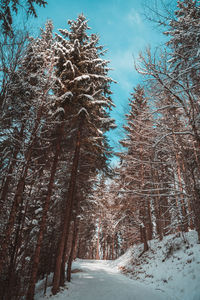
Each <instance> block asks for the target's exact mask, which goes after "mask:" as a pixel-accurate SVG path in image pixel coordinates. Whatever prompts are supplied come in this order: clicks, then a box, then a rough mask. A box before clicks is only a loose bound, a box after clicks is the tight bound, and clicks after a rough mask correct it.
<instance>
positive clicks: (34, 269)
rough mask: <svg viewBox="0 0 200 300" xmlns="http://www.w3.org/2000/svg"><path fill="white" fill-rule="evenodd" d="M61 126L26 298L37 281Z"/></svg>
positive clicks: (33, 290)
mask: <svg viewBox="0 0 200 300" xmlns="http://www.w3.org/2000/svg"><path fill="white" fill-rule="evenodd" d="M63 127H64V125H62V127H61V129H60V131H61V132H60V133H59V134H60V138H59V140H58V142H57V146H56V153H55V156H54V161H53V164H52V168H51V176H50V181H49V185H48V192H47V196H46V199H45V202H44V207H43V214H42V220H41V224H40V230H39V234H38V240H37V245H36V248H35V253H34V258H33V265H32V273H31V277H30V282H29V288H28V292H27V296H26V299H27V300H33V299H34V292H35V284H36V281H37V272H38V266H39V259H40V250H41V245H42V241H43V235H44V230H45V228H46V223H47V213H48V209H49V204H50V200H51V195H52V191H53V186H54V179H55V174H56V169H57V165H58V161H59V155H60V152H61V145H60V143H61V139H62V135H63Z"/></svg>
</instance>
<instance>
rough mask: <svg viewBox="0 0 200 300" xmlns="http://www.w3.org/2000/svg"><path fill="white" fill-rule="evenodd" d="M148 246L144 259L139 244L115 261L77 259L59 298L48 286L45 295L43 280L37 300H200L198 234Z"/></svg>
mask: <svg viewBox="0 0 200 300" xmlns="http://www.w3.org/2000/svg"><path fill="white" fill-rule="evenodd" d="M149 246H150V249H149V251H148V252H146V253H144V254H143V255H142V256H140V254H141V253H142V250H143V245H137V246H134V247H132V248H130V249H129V250H128V251H127V252H126V253H125V254H124V255H123V256H121V257H120V258H118V259H117V260H115V261H102V260H79V259H78V260H76V261H75V262H74V263H73V269H74V272H73V274H72V282H71V283H67V284H66V287H65V288H63V290H62V291H61V292H60V293H59V294H58V295H56V296H52V295H51V287H50V286H49V288H48V289H47V293H46V296H43V287H44V282H43V281H41V282H39V283H38V284H37V293H36V296H35V300H42V299H52V300H56V299H57V300H65V299H68V300H147V299H148V300H200V284H199V282H200V280H199V279H200V244H197V235H196V232H195V231H190V232H188V233H186V234H184V236H183V235H181V236H180V235H179V236H178V235H177V234H176V235H169V236H167V237H165V238H164V239H163V241H161V242H160V241H159V240H152V241H151V242H150V245H149ZM139 256H140V257H139ZM121 273H124V274H125V275H128V276H125V275H124V274H121ZM50 281H51V278H50ZM50 281H49V283H50Z"/></svg>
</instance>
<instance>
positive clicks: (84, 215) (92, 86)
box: [0, 0, 200, 300]
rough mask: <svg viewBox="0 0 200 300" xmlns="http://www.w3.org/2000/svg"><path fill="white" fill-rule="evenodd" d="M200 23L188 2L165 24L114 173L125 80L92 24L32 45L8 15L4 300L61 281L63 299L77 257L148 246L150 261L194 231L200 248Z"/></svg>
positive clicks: (0, 290)
mask: <svg viewBox="0 0 200 300" xmlns="http://www.w3.org/2000/svg"><path fill="white" fill-rule="evenodd" d="M11 2H12V3H15V5H18V2H17V1H15V2H14V1H11ZM11 2H10V1H7V2H6V1H5V5H6V3H9V5H10V4H11ZM34 2H35V3H36V4H39V5H45V1H41V2H40V1H30V2H29V4H30V5H31V3H32V4H33V3H34ZM9 7H10V8H9V9H10V13H11V12H12V11H15V6H12V7H11V6H9ZM3 8H4V9H5V7H3ZM1 9H2V8H1ZM199 17H200V6H199V3H198V2H197V1H193V0H182V1H178V2H177V9H176V11H175V12H174V15H171V14H168V15H167V16H165V17H164V19H163V20H158V22H159V23H160V24H162V26H164V31H163V33H164V34H165V35H166V36H167V37H168V39H167V42H166V44H165V46H164V47H162V48H161V49H160V50H157V51H156V52H155V53H153V51H152V50H151V49H150V48H147V49H146V51H144V52H143V53H140V55H139V59H138V60H137V61H136V63H135V67H136V69H137V70H138V72H139V73H140V74H141V78H142V79H144V82H143V83H142V82H141V84H140V85H137V86H136V87H135V88H134V89H133V91H132V92H131V94H130V99H129V111H127V113H126V115H125V117H126V123H125V124H124V138H123V139H122V140H121V141H120V144H121V146H122V151H120V152H119V151H118V152H117V153H116V152H115V155H117V156H118V157H119V160H120V163H119V164H118V165H117V167H116V168H114V169H112V168H111V167H110V165H109V162H110V159H111V157H112V155H113V154H114V151H113V149H112V148H111V147H110V145H109V140H108V138H107V136H106V133H107V132H108V131H109V130H111V129H114V128H115V122H114V120H113V119H112V118H111V117H110V111H111V110H112V108H113V107H114V104H113V101H112V92H111V84H112V83H113V82H114V81H113V80H112V78H110V77H109V75H108V72H109V70H110V69H109V62H108V61H107V60H105V59H104V58H103V56H104V53H105V50H104V48H103V47H102V46H101V45H99V37H98V36H97V35H96V34H89V33H88V32H89V27H88V22H87V20H86V18H85V16H84V15H82V14H81V15H79V16H78V18H77V19H76V20H69V21H68V28H67V29H61V30H59V33H55V34H54V32H53V24H52V22H51V21H48V22H47V23H46V26H45V28H44V29H42V30H41V33H40V35H39V36H38V37H36V38H30V37H28V34H26V33H19V31H18V32H17V31H16V29H15V28H14V27H13V26H11V25H12V23H10V25H9V26H8V28H7V29H6V27H5V24H4V23H3V22H4V21H3V19H2V18H1V15H0V22H1V24H2V26H3V28H4V30H5V33H3V36H2V39H1V41H2V42H1V43H0V63H1V70H0V76H1V77H0V81H1V91H0V102H1V120H0V123H1V138H0V140H1V145H0V151H1V166H2V173H1V181H0V186H1V190H0V192H1V200H0V206H1V210H0V224H1V225H0V298H1V299H3V300H5V299H6V300H7V299H16V300H17V299H27V300H31V299H34V293H35V285H36V282H37V281H38V280H39V279H45V280H44V283H45V286H44V293H45V292H46V288H47V286H48V284H49V277H50V274H52V275H53V278H52V282H51V285H52V293H53V294H56V293H57V292H58V291H59V288H60V287H61V286H64V284H65V280H68V281H70V279H71V266H72V261H73V259H74V258H76V257H79V258H89V259H100V258H101V259H115V258H117V257H118V256H120V255H121V254H123V253H124V252H125V251H126V249H127V248H128V247H130V246H131V245H132V244H134V243H141V242H142V243H144V251H143V252H142V253H141V255H142V254H143V253H144V252H145V251H146V250H148V248H149V241H150V240H151V239H153V238H157V237H158V238H159V239H162V238H163V237H164V236H165V235H167V234H170V233H177V234H182V236H183V238H184V233H185V232H187V231H188V230H190V229H195V230H196V231H197V233H198V237H199V240H200V217H199V216H200V200H199V199H200V186H199V175H200V174H199V173H200V168H199V167H200V149H199V146H200V130H199V126H200V125H199V124H200V121H199V107H200V106H199V97H200V90H199V56H200V51H199V46H198V45H199V41H200V34H199V32H200V31H199V28H200V21H199V20H200V18H199ZM8 20H9V18H8ZM9 28H10V29H9ZM141 81H142V80H141ZM66 264H67V272H66V273H65V268H66Z"/></svg>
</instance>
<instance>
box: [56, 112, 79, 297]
mask: <svg viewBox="0 0 200 300" xmlns="http://www.w3.org/2000/svg"><path fill="white" fill-rule="evenodd" d="M82 126H83V118H82V117H81V120H80V122H79V127H78V132H77V138H76V147H75V151H74V157H73V163H72V170H71V177H70V183H69V189H68V194H67V199H66V208H65V218H64V223H63V229H62V232H61V237H60V242H59V246H58V253H57V257H56V264H55V271H54V277H53V287H52V294H53V295H55V294H56V293H57V292H58V289H59V284H60V275H61V264H62V259H63V254H64V248H65V244H66V241H67V240H68V235H69V226H70V222H71V217H72V208H73V200H74V192H75V186H76V178H77V171H78V163H79V155H80V147H81V133H82Z"/></svg>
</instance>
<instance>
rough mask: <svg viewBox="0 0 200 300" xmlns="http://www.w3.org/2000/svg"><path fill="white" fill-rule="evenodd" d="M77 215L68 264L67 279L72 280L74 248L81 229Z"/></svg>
mask: <svg viewBox="0 0 200 300" xmlns="http://www.w3.org/2000/svg"><path fill="white" fill-rule="evenodd" d="M78 223H79V222H78V220H77V216H75V218H74V230H73V238H72V245H71V251H70V255H69V258H68V264H67V281H68V282H70V281H71V270H72V261H73V257H74V250H75V245H76V240H77V237H78V230H79V224H78Z"/></svg>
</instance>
